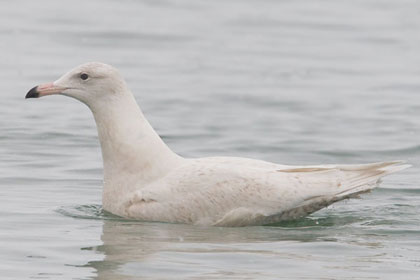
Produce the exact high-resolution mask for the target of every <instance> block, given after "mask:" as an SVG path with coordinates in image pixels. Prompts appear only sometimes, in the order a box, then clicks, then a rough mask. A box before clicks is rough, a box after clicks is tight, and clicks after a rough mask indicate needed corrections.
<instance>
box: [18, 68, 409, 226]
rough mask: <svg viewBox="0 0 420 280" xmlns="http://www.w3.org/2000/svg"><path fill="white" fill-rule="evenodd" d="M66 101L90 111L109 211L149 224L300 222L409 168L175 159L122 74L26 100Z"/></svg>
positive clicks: (105, 71)
mask: <svg viewBox="0 0 420 280" xmlns="http://www.w3.org/2000/svg"><path fill="white" fill-rule="evenodd" d="M50 94H62V95H66V96H70V97H73V98H75V99H77V100H79V101H81V102H83V103H85V104H86V105H87V106H88V107H89V108H90V110H91V111H92V113H93V116H94V118H95V121H96V125H97V128H98V135H99V140H100V143H101V148H102V158H103V164H104V188H103V196H102V202H103V208H104V209H105V210H107V211H109V212H111V213H113V214H115V215H118V216H122V217H126V218H132V219H138V220H143V221H159V222H171V223H172V222H173V223H188V224H198V225H214V226H246V225H263V224H270V223H275V222H279V221H282V220H290V219H296V218H299V217H303V216H306V215H308V214H310V213H313V212H314V211H317V210H319V209H321V208H323V207H326V206H328V205H330V204H331V203H334V202H336V201H340V200H343V199H346V198H352V197H357V196H358V195H359V194H361V193H364V192H368V191H370V190H371V189H373V188H374V187H376V186H377V184H378V182H379V179H380V178H381V177H383V176H385V175H388V174H391V173H393V172H396V171H400V170H402V169H405V168H407V167H409V165H407V164H404V163H403V162H402V161H392V162H379V163H372V164H358V165H316V166H288V165H280V164H275V163H270V162H265V161H261V160H253V159H246V158H234V157H209V158H198V159H186V158H182V157H180V156H179V155H177V154H175V153H174V152H172V151H171V150H170V149H169V148H168V146H166V145H165V143H164V142H163V141H162V139H161V138H160V137H159V135H158V134H157V133H156V132H155V131H154V130H153V128H152V127H151V125H150V124H149V122H148V121H147V120H146V119H145V117H144V116H143V114H142V112H141V110H140V108H139V107H138V105H137V103H136V101H135V99H134V97H133V94H132V93H131V92H130V90H129V89H128V87H127V85H126V83H125V81H124V79H123V78H122V77H121V75H120V74H119V72H118V71H117V70H116V69H115V68H113V67H111V66H109V65H106V64H103V63H97V62H91V63H86V64H83V65H80V66H78V67H76V68H75V69H73V70H71V71H70V72H68V73H67V74H65V75H63V76H62V77H61V78H59V79H58V80H57V81H55V82H53V83H48V84H43V85H39V86H37V87H34V88H33V89H31V90H30V91H29V92H28V93H27V95H26V98H33V97H41V96H45V95H50Z"/></svg>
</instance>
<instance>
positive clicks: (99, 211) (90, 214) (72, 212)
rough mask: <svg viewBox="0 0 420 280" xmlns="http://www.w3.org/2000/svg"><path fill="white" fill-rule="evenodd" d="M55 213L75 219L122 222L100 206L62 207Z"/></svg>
mask: <svg viewBox="0 0 420 280" xmlns="http://www.w3.org/2000/svg"><path fill="white" fill-rule="evenodd" d="M56 212H57V213H60V214H61V215H64V216H66V217H71V218H75V219H88V220H121V221H123V220H124V219H123V218H121V217H118V216H116V215H113V214H111V213H109V212H107V211H105V210H104V209H103V208H102V205H100V204H88V205H73V206H63V207H60V208H59V209H57V210H56Z"/></svg>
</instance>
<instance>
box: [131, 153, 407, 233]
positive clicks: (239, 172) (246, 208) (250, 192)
mask: <svg viewBox="0 0 420 280" xmlns="http://www.w3.org/2000/svg"><path fill="white" fill-rule="evenodd" d="M406 167H407V166H406V165H402V164H400V162H386V163H375V164H368V165H351V166H348V165H343V166H337V165H336V166H307V167H292V168H282V169H273V168H271V167H270V168H268V169H262V168H254V167H246V166H244V165H231V164H215V163H214V162H213V161H211V162H206V161H203V160H201V161H192V162H190V163H189V164H187V165H185V166H183V167H181V168H179V169H176V170H174V171H173V172H171V173H170V174H168V175H167V176H166V177H164V178H162V179H161V180H159V181H156V182H155V183H153V184H151V185H149V186H148V187H146V188H142V189H140V190H138V191H136V192H135V193H134V194H133V196H132V197H131V198H130V199H129V201H128V202H127V207H126V209H127V210H126V212H127V216H129V217H132V218H137V219H141V220H148V221H166V222H182V223H193V224H204V225H225V226H238V225H239V226H240V225H250V224H265V223H269V222H275V221H278V220H284V219H293V218H297V217H300V216H304V215H307V214H309V213H312V212H314V211H316V210H319V209H321V208H323V207H325V206H327V205H329V204H331V203H333V202H335V201H339V200H341V199H344V198H348V197H353V196H355V195H357V194H360V193H363V192H366V191H368V190H370V189H372V188H373V187H375V186H376V183H377V182H378V180H379V178H381V177H382V176H384V175H387V174H390V173H393V172H395V171H398V170H401V169H404V168H406Z"/></svg>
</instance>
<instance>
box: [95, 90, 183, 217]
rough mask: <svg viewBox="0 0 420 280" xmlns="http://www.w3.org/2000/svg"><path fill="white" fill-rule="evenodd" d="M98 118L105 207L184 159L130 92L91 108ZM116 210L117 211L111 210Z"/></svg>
mask: <svg viewBox="0 0 420 280" xmlns="http://www.w3.org/2000/svg"><path fill="white" fill-rule="evenodd" d="M89 107H90V108H91V110H92V112H93V115H94V117H95V121H96V125H97V128H98V135H99V141H100V143H101V148H102V158H103V163H104V191H103V204H104V208H105V209H107V210H109V211H111V212H118V210H117V209H109V208H110V207H111V205H115V203H112V201H115V200H120V199H123V197H122V195H124V194H129V193H132V192H133V191H135V190H136V189H139V188H142V187H144V186H145V185H146V184H148V183H150V182H151V181H153V180H156V179H157V178H160V177H162V176H164V175H165V174H167V173H168V172H169V171H170V170H172V169H173V168H175V167H177V166H178V165H179V164H180V163H181V161H182V160H183V159H182V158H181V157H179V156H178V155H176V154H175V153H173V152H172V151H171V150H170V149H169V147H168V146H166V145H165V143H164V142H163V141H162V139H161V138H160V137H159V136H158V135H157V133H156V132H155V131H154V130H153V128H152V127H151V125H150V124H149V122H148V121H147V120H146V119H145V118H144V116H143V114H142V112H141V110H140V108H139V107H138V105H137V103H136V101H135V99H134V97H133V95H132V94H131V92H129V91H128V90H126V92H125V93H124V94H121V95H120V96H118V98H115V99H112V100H107V101H106V102H102V103H101V104H95V106H89ZM112 210H114V211H112Z"/></svg>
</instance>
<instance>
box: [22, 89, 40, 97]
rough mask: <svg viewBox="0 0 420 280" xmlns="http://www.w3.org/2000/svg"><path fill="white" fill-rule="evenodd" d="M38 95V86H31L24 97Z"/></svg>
mask: <svg viewBox="0 0 420 280" xmlns="http://www.w3.org/2000/svg"><path fill="white" fill-rule="evenodd" d="M38 97H39V91H38V86H36V87H33V88H31V90H30V91H28V93H27V94H26V96H25V98H38Z"/></svg>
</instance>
